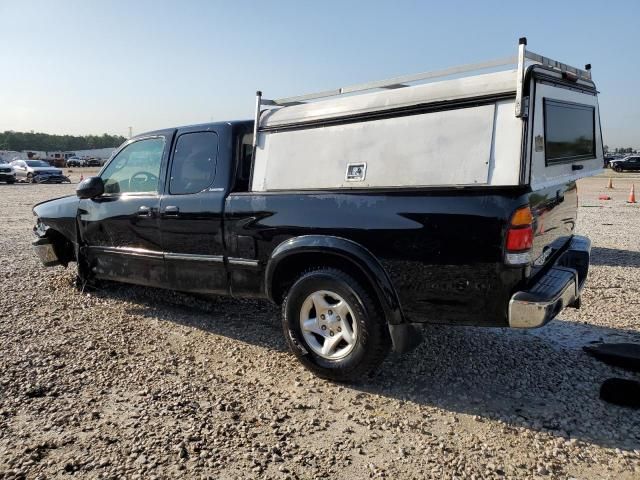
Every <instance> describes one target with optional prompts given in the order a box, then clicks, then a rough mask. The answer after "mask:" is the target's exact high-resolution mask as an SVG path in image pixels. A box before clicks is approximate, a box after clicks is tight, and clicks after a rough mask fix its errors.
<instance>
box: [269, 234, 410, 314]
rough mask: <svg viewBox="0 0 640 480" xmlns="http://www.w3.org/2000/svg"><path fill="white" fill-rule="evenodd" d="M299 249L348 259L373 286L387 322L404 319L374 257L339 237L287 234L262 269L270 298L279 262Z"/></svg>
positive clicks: (351, 242)
mask: <svg viewBox="0 0 640 480" xmlns="http://www.w3.org/2000/svg"><path fill="white" fill-rule="evenodd" d="M299 253H326V254H332V255H336V256H339V257H342V258H344V259H345V260H348V261H351V262H352V263H353V264H355V265H356V266H357V267H358V268H359V269H360V270H361V271H362V273H363V274H364V275H365V276H366V277H367V279H368V280H369V282H370V284H371V285H372V286H373V288H374V290H375V293H376V295H377V297H378V298H379V299H380V303H381V305H382V308H383V310H384V313H385V316H386V317H387V319H388V321H389V323H390V324H396V325H397V324H401V323H404V318H403V315H402V311H401V309H400V303H399V301H398V296H397V294H396V291H395V289H394V288H393V285H392V283H391V280H390V279H389V276H388V275H387V272H386V271H385V270H384V268H383V267H382V265H381V264H380V262H379V261H378V259H377V258H376V257H375V256H374V255H373V254H372V253H371V252H370V251H369V250H367V249H366V248H365V247H363V246H362V245H360V244H358V243H356V242H354V241H352V240H348V239H346V238H341V237H334V236H328V235H303V236H300V237H294V238H290V239H289V240H286V241H284V242H282V243H281V244H280V245H278V246H277V247H276V248H275V249H274V250H273V252H272V253H271V258H270V259H269V262H268V263H267V268H266V272H265V292H266V293H267V296H268V297H269V298H270V299H272V300H273V295H272V285H273V279H274V275H275V273H276V272H277V270H278V266H279V264H280V262H282V260H284V259H285V258H287V257H289V256H291V255H296V254H299Z"/></svg>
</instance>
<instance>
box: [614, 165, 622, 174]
mask: <svg viewBox="0 0 640 480" xmlns="http://www.w3.org/2000/svg"><path fill="white" fill-rule="evenodd" d="M613 169H614V170H615V171H616V172H618V173H620V172H622V167H621V166H620V165H616V166H615V167H613Z"/></svg>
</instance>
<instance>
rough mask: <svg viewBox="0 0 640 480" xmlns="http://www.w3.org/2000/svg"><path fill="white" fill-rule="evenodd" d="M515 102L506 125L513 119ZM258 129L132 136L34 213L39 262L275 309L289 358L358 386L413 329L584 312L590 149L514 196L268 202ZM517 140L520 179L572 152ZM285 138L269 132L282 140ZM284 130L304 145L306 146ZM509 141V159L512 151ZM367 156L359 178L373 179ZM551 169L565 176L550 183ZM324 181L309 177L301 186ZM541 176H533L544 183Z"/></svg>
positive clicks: (399, 194)
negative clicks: (582, 213) (585, 178)
mask: <svg viewBox="0 0 640 480" xmlns="http://www.w3.org/2000/svg"><path fill="white" fill-rule="evenodd" d="M534 73H535V72H530V73H529V75H532V76H531V77H527V79H528V81H530V82H531V85H532V88H533V85H536V84H537V82H546V83H549V82H551V81H552V80H553V79H550V78H549V77H551V76H552V73H553V72H544V76H543V75H542V74H541V75H540V76H539V77H535V75H533V74H534ZM554 78H555V77H554ZM554 82H555V83H554V85H553V88H554V89H555V90H557V91H558V92H559V93H557V96H561V95H563V94H564V92H563V91H562V90H563V89H566V90H567V93H566V94H567V95H569V94H571V95H574V94H575V90H576V88H577V86H576V83H575V81H573V82H574V83H571V80H569V81H567V80H566V79H563V78H561V77H560V76H559V75H558V77H557V78H556V79H555V80H554ZM484 83H486V82H484ZM546 83H545V84H546ZM584 83H585V84H586V83H588V82H584ZM547 86H548V87H549V85H547ZM578 86H579V87H580V89H581V90H583V92H582V93H581V95H583V96H584V97H585V98H586V99H589V98H591V96H592V95H594V93H593V92H595V86H594V87H590V86H589V85H588V84H587V85H581V86H580V85H578ZM483 88H484V87H483ZM539 88H540V91H542V87H539ZM549 88H551V87H549ZM514 90H515V87H514ZM549 91H551V90H549ZM383 93H384V92H383ZM525 93H526V92H525ZM509 94H513V95H512V97H515V96H516V95H517V94H516V92H515V91H514V92H509ZM529 95H530V97H531V102H530V104H531V105H532V106H531V107H530V108H531V110H530V112H529V115H528V117H527V118H528V119H525V120H522V119H520V118H518V119H517V121H518V122H525V124H526V125H529V123H528V122H533V121H534V120H533V118H532V117H534V113H535V108H536V107H535V102H534V94H533V92H532V91H530V93H529ZM574 96H575V95H574ZM503 97H504V95H502V94H501V96H500V97H499V99H498V100H495V99H491V98H489V99H486V98H484V96H483V98H482V101H499V102H504V101H505V100H503ZM512 97H511V96H509V97H508V100H507V101H508V102H511V103H510V104H509V105H511V108H510V109H508V110H507V109H505V110H504V111H505V112H508V114H507V113H505V115H507V116H506V117H505V120H504V121H505V122H506V121H507V120H508V121H512V120H511V119H509V118H508V117H509V115H511V116H513V108H512V107H513V101H514V98H512ZM571 98H573V97H571ZM541 101H542V100H541ZM585 101H587V100H585ZM588 101H591V100H588ZM297 103H299V102H297ZM558 103H559V101H558V100H554V103H553V104H549V105H547V104H546V103H545V107H544V108H545V110H546V116H547V117H548V119H547V122H548V123H549V124H551V122H552V121H553V118H554V117H553V115H556V113H557V115H559V116H560V118H561V119H562V118H565V119H566V118H568V117H567V116H571V115H574V116H576V117H575V118H576V121H582V120H585V121H586V122H587V123H588V122H589V118H592V119H593V122H594V124H593V125H595V122H596V121H597V117H596V116H594V110H593V109H594V108H596V107H597V104H596V107H590V108H586V107H579V108H578V107H575V106H574V102H573V101H567V102H566V108H565V109H564V110H561V109H559V108H560V107H558ZM474 105H475V104H474ZM292 108H293V107H292ZM461 108H470V107H461ZM473 108H475V107H473ZM554 109H556V110H557V112H556V110H554ZM492 111H493V110H492ZM482 112H483V111H482V110H481V111H480V113H481V114H482ZM463 113H464V114H469V115H470V114H471V113H472V112H471V111H467V110H465V111H464V112H463ZM421 114H425V113H424V112H423V113H421ZM258 115H259V116H260V115H261V112H259V113H258ZM403 115H404V116H403V120H402V121H403V122H406V121H407V119H406V118H404V117H406V114H405V113H403ZM425 115H431V113H430V112H427V113H426V114H425ZM491 115H493V113H492V114H491ZM563 116H564V117H563ZM439 118H440V117H439ZM514 118H515V117H514ZM537 118H538V121H540V116H538V117H537ZM258 121H260V118H258ZM367 121H368V120H367ZM373 121H377V120H373ZM501 121H502V120H500V121H497V122H494V121H493V120H491V121H490V124H491V125H493V124H500V122H501ZM349 125H351V124H349ZM458 125H459V123H458ZM593 125H591V124H589V128H591V127H593ZM598 126H599V124H598ZM254 127H256V124H255V121H237V122H223V123H211V124H205V125H196V126H189V127H183V128H172V129H168V130H161V131H156V132H151V133H148V134H144V135H140V136H137V137H135V138H132V139H130V140H129V141H127V142H126V143H125V144H124V145H122V146H121V147H120V149H119V150H118V151H117V152H116V153H115V155H114V156H113V158H112V159H111V160H110V162H109V163H107V164H106V165H105V166H104V167H103V169H102V170H101V172H100V173H99V175H98V176H96V177H91V178H87V179H85V180H84V181H83V182H81V183H80V184H79V185H78V188H77V195H75V196H69V197H64V198H59V199H56V200H51V201H47V202H44V203H41V204H38V205H36V206H35V207H34V214H35V215H36V217H37V223H36V226H35V228H34V232H35V235H36V239H35V241H34V248H35V250H36V252H37V254H38V255H39V257H40V258H41V260H42V261H43V263H44V264H45V265H57V264H62V265H65V266H66V265H67V264H68V263H69V262H72V261H76V262H77V263H78V274H79V277H80V278H81V279H82V281H83V282H89V283H90V282H93V281H95V280H97V279H109V280H116V281H122V282H129V283H134V284H140V285H148V286H153V287H159V288H167V289H175V290H179V291H184V292H198V293H204V294H221V295H233V296H237V297H255V298H265V299H269V300H271V301H273V302H275V303H277V304H280V305H282V311H283V327H284V333H285V336H286V340H287V342H288V344H289V346H290V347H291V349H292V351H293V352H294V354H295V355H296V356H297V357H298V358H299V359H300V361H301V362H302V363H303V364H304V365H305V366H307V367H308V368H310V369H311V370H312V371H314V372H315V373H316V374H318V375H320V376H323V377H327V378H332V379H336V380H353V379H358V378H361V377H362V376H363V375H365V374H366V373H368V372H369V371H371V370H372V369H374V368H375V367H377V366H378V365H379V364H380V363H381V362H382V360H383V359H384V357H385V355H386V354H387V352H388V351H389V350H390V349H391V348H393V349H394V350H396V351H399V352H404V351H407V350H409V349H411V348H412V347H414V346H415V345H416V344H417V343H419V341H420V338H421V337H420V331H419V329H418V328H416V325H418V324H420V323H424V322H429V323H448V324H458V325H477V326H492V327H513V328H533V327H539V326H542V325H544V324H545V323H547V322H548V321H550V320H551V319H553V318H554V317H555V316H556V315H557V314H558V313H559V312H560V311H561V310H562V309H563V308H565V307H569V306H573V307H577V306H579V303H580V291H581V289H582V287H583V285H584V282H585V279H586V276H587V271H588V268H589V251H590V242H589V240H588V239H587V238H584V237H579V236H576V235H574V228H575V222H576V214H577V188H576V182H575V180H574V179H573V180H572V179H571V177H570V175H573V174H575V173H583V172H584V168H583V165H590V164H591V163H589V162H592V163H593V164H597V165H598V166H600V165H601V163H602V162H601V158H600V159H598V158H597V157H598V156H599V157H602V148H601V139H600V138H599V136H598V138H597V140H596V139H595V138H594V139H593V142H592V144H593V145H594V147H593V148H594V149H593V151H592V152H591V153H589V152H585V153H580V154H578V155H575V154H574V155H570V157H571V158H570V159H569V160H568V161H562V162H557V164H556V163H554V159H555V157H553V156H552V155H550V154H549V155H547V164H546V165H547V167H545V163H544V159H543V160H541V161H542V162H543V163H542V164H541V167H540V168H541V169H542V168H546V170H545V171H546V172H547V173H546V174H545V173H544V172H543V170H540V172H542V173H538V174H536V173H535V172H536V169H535V168H534V167H527V168H526V171H528V172H530V175H529V177H527V176H526V175H524V174H523V175H520V174H517V173H516V174H517V175H518V176H517V177H516V183H517V184H515V185H491V184H484V185H469V186H459V185H456V186H442V185H436V186H411V187H404V188H402V187H400V188H398V187H389V186H386V187H385V186H371V185H369V186H367V187H362V188H356V187H354V188H333V187H331V188H308V189H304V188H301V189H295V188H293V189H275V190H269V189H260V188H254V187H255V186H256V185H258V184H259V180H260V179H257V178H256V176H257V175H258V170H257V168H258V167H257V165H258V164H259V160H260V158H259V157H256V155H255V150H256V148H258V149H266V147H265V146H264V145H261V144H260V142H257V147H256V145H254V140H255V139H256V135H259V134H260V132H259V131H257V130H258V129H257V128H255V130H254ZM313 128H314V129H318V128H320V129H322V128H329V129H330V128H334V127H327V126H326V125H324V126H317V125H314V127H313ZM336 128H344V124H343V123H341V124H340V126H339V127H336ZM385 128H386V127H385ZM407 128H411V127H410V126H408V127H407ZM526 128H527V127H526ZM526 128H525V130H523V131H524V133H523V138H524V141H523V142H524V144H525V147H523V149H522V151H520V150H518V152H517V156H518V160H517V164H518V166H520V165H521V163H520V162H521V161H522V165H523V168H525V167H524V165H525V163H526V162H530V164H532V163H533V162H535V161H537V160H536V159H535V158H534V155H533V152H539V153H540V155H542V157H544V152H543V149H544V150H546V151H554V150H553V149H556V150H562V148H564V147H562V144H561V143H558V144H557V145H551V144H549V141H550V139H551V138H553V137H554V133H553V132H551V131H544V132H543V133H540V135H545V136H546V140H547V144H544V143H543V142H541V141H539V139H538V138H535V140H534V137H535V136H537V128H538V127H535V126H534V125H533V124H531V126H530V127H528V128H529V131H528V133H527V130H526ZM540 128H542V127H540ZM587 130H589V129H587ZM285 131H286V128H284V127H283V128H282V129H278V130H277V131H276V132H275V133H271V135H280V137H278V138H281V139H284V138H286V137H284V136H282V135H283V132H285ZM292 131H293V133H294V134H295V135H298V137H296V138H299V135H300V134H301V132H302V134H310V133H313V132H309V131H308V130H304V129H303V130H300V129H297V127H296V128H294V129H292ZM314 131H315V130H314ZM591 131H594V132H595V131H596V130H595V129H593V128H591ZM305 132H307V133H305ZM323 132H326V134H327V135H331V131H330V130H323ZM266 133H268V129H265V131H264V132H263V134H265V135H266ZM572 134H573V133H572V132H569V135H572ZM598 135H599V134H598ZM495 137H496V134H495V133H493V134H491V138H495ZM351 138H353V137H351ZM580 141H583V140H580ZM534 142H535V146H534ZM515 144H516V148H518V149H519V145H520V140H518V141H517V142H516V143H515ZM270 148H272V149H273V148H274V147H273V144H272V145H271V147H270ZM496 148H498V147H496ZM500 148H501V147H500ZM571 148H573V147H571ZM576 148H577V147H576ZM312 153H313V152H311V151H309V152H308V154H309V155H312ZM570 153H571V152H570ZM574 153H575V152H574ZM272 154H274V153H273V150H272ZM274 155H275V154H274ZM554 155H555V153H554ZM542 157H541V158H542ZM274 158H275V157H274ZM370 158H371V160H370V164H369V166H368V170H367V173H366V175H372V176H371V178H372V179H374V176H373V175H375V168H377V167H376V165H375V163H374V160H373V157H370ZM492 158H493V157H492ZM585 159H586V160H585ZM272 160H273V159H272ZM272 160H270V161H272ZM256 161H258V164H257V163H256ZM273 161H275V160H273ZM581 162H582V163H581ZM585 162H586V163H585ZM496 165H498V160H496ZM552 165H553V168H557V169H563V170H562V172H564V173H562V175H561V176H556V177H551V176H550V174H549V173H548V172H549V171H550V169H551V168H552V167H551V166H552ZM319 168H321V167H320V166H318V165H315V166H311V167H310V169H309V175H319V173H318V171H319V170H318V169H319ZM327 168H329V167H327ZM340 168H341V169H342V168H343V167H340ZM364 168H367V167H366V162H365V166H364V167H363V166H361V165H358V166H357V168H355V169H354V168H353V167H352V166H348V167H347V180H349V181H351V180H352V178H349V175H351V176H352V177H358V176H360V177H361V178H364V175H365V174H364V172H363V171H362V170H363V169H364ZM501 168H502V167H501ZM558 171H560V170H558ZM581 171H582V172H581ZM340 175H344V173H340ZM389 175H391V173H390V174H389ZM535 175H538V176H539V177H540V176H541V178H542V179H543V181H541V182H539V183H538V184H536V183H535V182H536V181H535V178H534V177H535ZM545 175H546V176H545ZM281 177H282V176H281V175H279V176H278V181H282V178H281ZM367 178H368V177H367ZM496 178H497V177H496ZM518 178H519V179H520V181H518V180H517V179H518ZM554 178H555V180H554ZM558 178H559V179H558ZM563 178H564V180H563ZM292 181H293V182H297V181H302V180H296V179H293V180H292ZM372 181H373V180H372ZM495 181H497V180H495Z"/></svg>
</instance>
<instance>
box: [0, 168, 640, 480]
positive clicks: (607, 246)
mask: <svg viewBox="0 0 640 480" xmlns="http://www.w3.org/2000/svg"><path fill="white" fill-rule="evenodd" d="M85 176H86V175H85ZM631 178H635V180H636V181H637V182H638V184H639V186H640V178H638V177H636V176H629V175H627V176H616V177H615V178H614V186H615V187H616V188H615V190H612V191H610V190H606V189H605V186H606V182H607V179H606V178H604V177H600V178H593V179H588V180H586V181H582V182H581V185H580V191H581V200H580V222H579V230H580V232H582V233H583V234H587V235H588V236H590V237H591V239H592V241H593V244H594V249H593V266H592V270H591V273H590V279H589V281H588V286H587V288H586V290H585V293H584V299H583V307H582V309H580V310H567V311H565V312H563V313H562V314H561V318H560V319H557V320H555V321H554V322H552V323H551V324H549V325H548V326H547V327H545V328H543V329H540V330H535V331H509V330H506V329H480V328H466V327H457V328H456V327H442V326H438V327H429V328H426V329H425V332H424V333H425V338H426V340H425V342H424V343H423V344H422V345H421V346H420V347H419V348H418V349H416V350H415V351H413V352H411V353H410V354H407V355H405V356H395V355H391V356H390V357H389V359H388V360H387V361H386V362H385V364H384V365H383V368H382V369H381V371H380V372H379V373H378V374H377V375H376V376H375V377H373V378H372V379H370V381H368V382H367V383H364V384H362V385H357V386H345V385H337V384H332V383H330V382H326V381H323V380H319V379H316V378H315V377H313V376H312V375H311V374H309V373H308V372H307V371H305V370H304V369H303V368H302V367H301V366H300V365H299V364H297V363H296V362H295V361H294V359H293V358H292V356H291V355H289V354H288V353H287V351H286V349H285V343H284V339H283V337H282V333H281V329H280V324H279V311H278V310H277V309H276V308H274V307H273V306H271V305H270V304H268V303H261V302H253V301H251V302H250V301H240V300H233V299H226V298H218V299H212V300H205V299H202V298H199V297H193V296H190V295H183V294H177V293H173V292H165V291H159V290H154V289H148V288H141V287H131V286H124V285H117V284H109V285H107V286H106V288H104V289H102V290H100V291H97V292H92V293H86V292H85V293H82V292H80V291H78V290H76V289H75V288H74V287H73V280H74V276H75V271H74V269H73V268H70V269H68V270H65V269H63V268H61V267H56V268H52V269H43V268H41V267H40V265H39V263H38V262H37V260H36V259H35V258H34V256H33V254H32V252H31V249H30V247H29V241H30V239H31V233H30V232H31V227H32V223H33V217H32V214H31V207H32V205H33V204H34V203H36V202H38V201H41V200H45V199H48V198H53V197H56V196H60V195H63V194H67V193H71V192H73V188H74V186H73V185H71V186H70V185H62V186H54V185H14V186H5V185H0V207H1V208H0V211H2V212H3V215H2V218H1V219H0V225H1V227H0V231H1V232H2V233H1V236H0V282H1V283H0V284H1V290H0V292H1V295H0V345H1V347H2V348H1V350H0V478H1V477H4V478H53V477H61V476H65V475H77V476H81V477H83V478H85V477H86V478H120V477H127V478H145V479H146V478H175V477H186V478H216V479H241V478H242V479H244V478H292V479H293V478H301V479H302V478H304V479H306V478H349V479H351V478H353V479H357V478H372V477H373V478H377V477H385V478H391V479H399V478H416V479H418V478H478V479H479V478H576V479H582V478H593V479H600V478H611V479H638V478H640V415H639V414H638V413H637V412H636V411H633V410H629V409H624V408H619V407H615V406H612V405H608V404H605V403H603V402H601V401H600V400H599V398H598V389H599V385H600V383H601V382H602V381H603V380H605V379H606V378H609V377H612V376H619V377H626V378H632V377H633V375H632V374H629V373H626V372H624V371H623V370H620V369H617V368H613V367H609V366H607V365H604V364H601V363H599V362H598V361H596V360H595V359H592V358H590V357H589V356H587V355H586V354H585V353H583V352H582V350H581V347H582V346H583V345H585V344H587V343H589V342H592V341H597V340H600V339H604V340H609V341H621V340H630V341H640V296H639V295H638V293H639V288H640V287H639V285H640V237H639V236H638V232H639V231H640V204H636V205H627V204H626V203H625V200H626V198H627V195H628V189H629V186H630V179H631ZM604 192H607V193H609V194H610V195H612V197H613V200H611V201H599V200H597V197H598V194H599V193H604Z"/></svg>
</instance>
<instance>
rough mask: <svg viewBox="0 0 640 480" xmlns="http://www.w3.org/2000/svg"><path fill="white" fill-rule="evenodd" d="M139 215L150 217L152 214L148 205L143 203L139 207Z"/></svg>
mask: <svg viewBox="0 0 640 480" xmlns="http://www.w3.org/2000/svg"><path fill="white" fill-rule="evenodd" d="M138 216H139V217H150V216H151V209H150V208H149V207H146V206H144V205H142V206H141V207H140V208H138Z"/></svg>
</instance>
